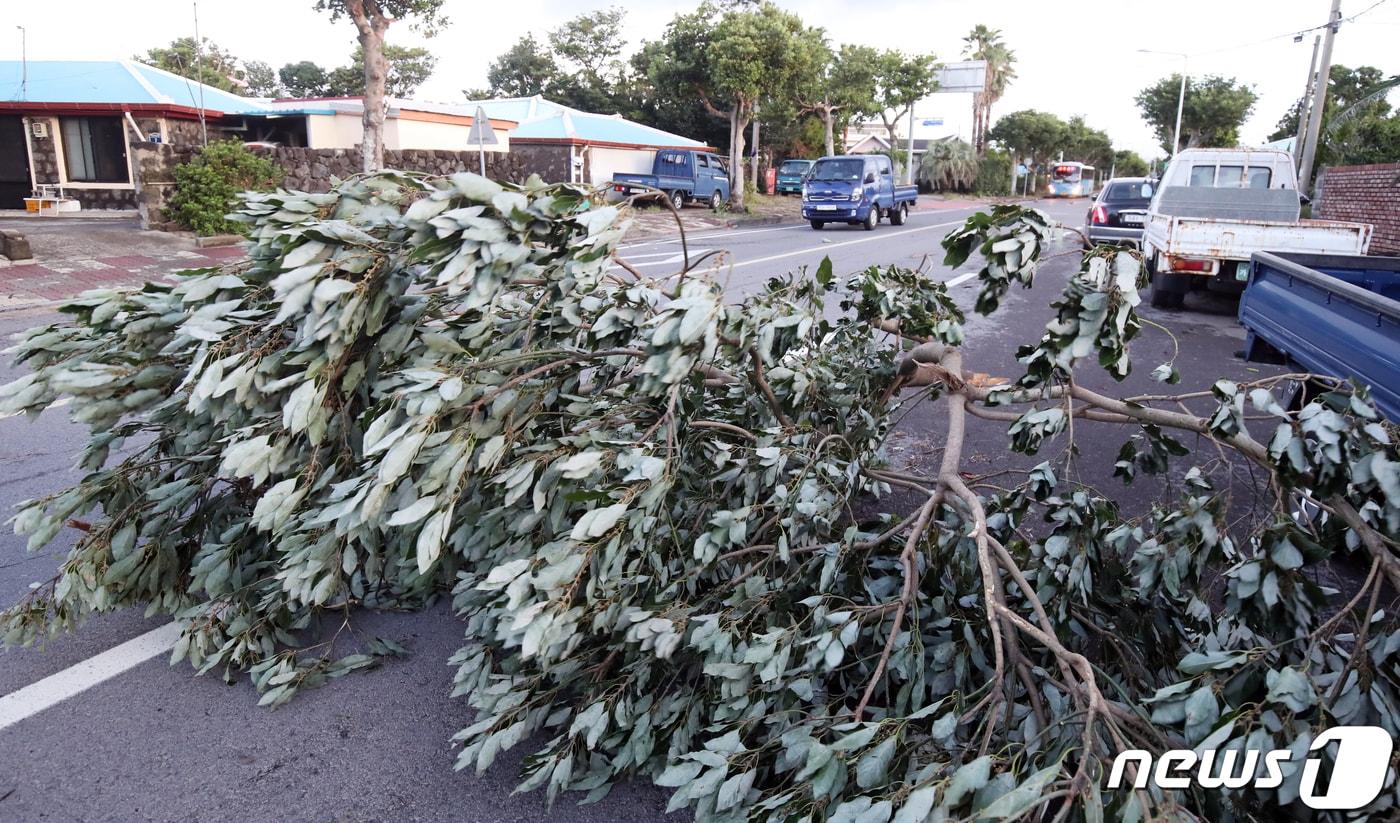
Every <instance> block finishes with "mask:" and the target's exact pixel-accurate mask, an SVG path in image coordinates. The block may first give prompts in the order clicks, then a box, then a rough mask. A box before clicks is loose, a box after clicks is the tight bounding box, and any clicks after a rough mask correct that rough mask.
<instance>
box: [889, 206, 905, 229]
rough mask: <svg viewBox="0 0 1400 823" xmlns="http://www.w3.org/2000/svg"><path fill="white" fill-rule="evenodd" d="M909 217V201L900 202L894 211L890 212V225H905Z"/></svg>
mask: <svg viewBox="0 0 1400 823" xmlns="http://www.w3.org/2000/svg"><path fill="white" fill-rule="evenodd" d="M908 219H909V204H907V203H900V204H899V205H898V206H895V209H894V211H892V212H890V225H891V226H902V225H904V221H905V220H908Z"/></svg>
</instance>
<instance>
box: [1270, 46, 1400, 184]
mask: <svg viewBox="0 0 1400 823" xmlns="http://www.w3.org/2000/svg"><path fill="white" fill-rule="evenodd" d="M1396 80H1400V78H1387V77H1386V76H1385V73H1384V72H1382V71H1381V70H1380V69H1378V68H1375V67H1374V66H1360V67H1358V68H1355V69H1352V68H1348V67H1346V66H1341V65H1334V66H1332V69H1331V71H1330V72H1328V75H1327V99H1326V102H1325V103H1324V104H1323V106H1322V132H1321V137H1320V139H1319V145H1318V147H1317V164H1318V165H1319V166H1325V165H1335V164H1351V163H1390V162H1394V161H1396V160H1400V148H1397V146H1396V144H1395V143H1394V141H1393V140H1391V139H1387V135H1388V134H1392V133H1394V132H1395V129H1396V128H1400V118H1397V116H1396V115H1395V114H1393V113H1392V112H1391V109H1390V103H1389V102H1387V100H1386V94H1385V92H1386V91H1387V89H1389V88H1393V83H1394V82H1395V81H1396ZM1301 108H1302V101H1301V100H1298V101H1295V102H1294V103H1293V105H1292V106H1291V107H1289V109H1288V111H1287V113H1285V114H1284V116H1283V118H1282V119H1280V120H1279V122H1278V126H1277V129H1276V131H1275V132H1274V133H1273V134H1272V135H1270V136H1269V139H1270V140H1282V139H1284V138H1286V137H1293V136H1295V135H1296V134H1297V133H1298V117H1299V110H1300V109H1301ZM1337 115H1342V117H1340V118H1338V117H1337ZM1392 120H1393V121H1396V125H1395V126H1391V125H1387V123H1388V121H1392Z"/></svg>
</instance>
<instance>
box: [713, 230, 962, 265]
mask: <svg viewBox="0 0 1400 823" xmlns="http://www.w3.org/2000/svg"><path fill="white" fill-rule="evenodd" d="M961 222H962V221H961V220H952V221H950V222H947V223H935V224H933V225H932V226H920V227H919V228H917V229H904V230H902V231H893V232H884V233H882V234H873V235H871V236H870V237H862V238H860V239H859V240H847V241H845V242H844V243H830V244H824V245H820V246H811V247H808V248H805V249H798V250H797V251H789V252H783V253H782V254H773V255H769V256H768V257H759V258H757V259H754V260H740V261H739V262H737V263H735V264H734V265H733V266H732V268H736V269H742V268H743V267H744V266H752V265H755V264H757V263H771V262H772V261H774V260H783V259H786V258H788V257H798V256H800V255H804V254H813V253H816V252H826V251H830V250H831V249H839V248H842V247H843V246H855V245H858V244H860V243H873V242H875V241H876V240H888V239H890V238H891V237H899V236H900V235H905V234H913V233H915V232H921V231H930V230H932V229H941V228H946V227H948V226H956V225H958V224H959V223H961Z"/></svg>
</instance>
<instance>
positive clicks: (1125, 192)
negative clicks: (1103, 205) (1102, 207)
mask: <svg viewBox="0 0 1400 823" xmlns="http://www.w3.org/2000/svg"><path fill="white" fill-rule="evenodd" d="M1103 199H1104V200H1105V201H1106V202H1109V203H1128V202H1132V201H1134V200H1140V201H1142V202H1144V203H1145V202H1147V201H1148V200H1151V199H1152V184H1151V183H1114V184H1113V185H1111V186H1109V187H1108V191H1107V192H1105V193H1104V198H1103Z"/></svg>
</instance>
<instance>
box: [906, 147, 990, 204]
mask: <svg viewBox="0 0 1400 823" xmlns="http://www.w3.org/2000/svg"><path fill="white" fill-rule="evenodd" d="M979 167H980V164H979V163H978V162H977V152H976V151H975V150H974V149H973V148H972V146H971V145H969V144H968V143H967V142H965V141H963V140H958V139H956V138H954V139H952V140H937V141H934V142H932V143H929V146H928V150H927V151H925V152H924V156H923V157H922V158H921V159H920V160H919V179H921V180H927V181H928V184H929V187H930V188H932V189H933V190H934V191H964V192H965V191H970V190H971V189H972V187H973V185H974V184H975V183H976V182H977V171H978V168H979Z"/></svg>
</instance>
